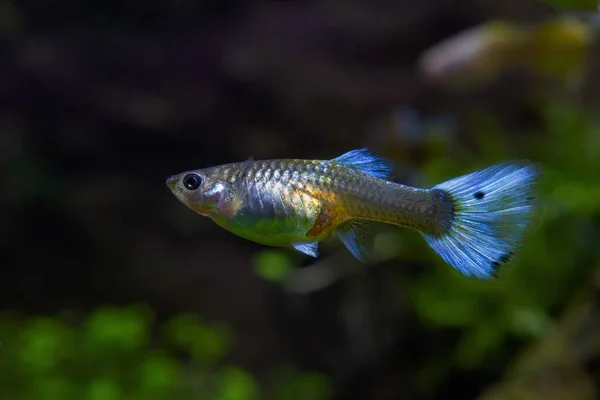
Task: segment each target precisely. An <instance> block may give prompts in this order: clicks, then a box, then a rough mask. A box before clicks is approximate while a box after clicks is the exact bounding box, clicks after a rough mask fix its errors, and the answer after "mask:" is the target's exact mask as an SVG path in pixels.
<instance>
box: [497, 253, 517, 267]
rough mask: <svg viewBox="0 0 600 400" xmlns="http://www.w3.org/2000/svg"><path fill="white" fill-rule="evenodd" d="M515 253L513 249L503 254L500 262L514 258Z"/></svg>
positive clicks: (504, 262)
mask: <svg viewBox="0 0 600 400" xmlns="http://www.w3.org/2000/svg"><path fill="white" fill-rule="evenodd" d="M513 255H514V254H513V253H512V251H509V252H508V253H506V254H503V255H502V257H500V262H501V263H502V264H506V263H507V262H509V261H510V259H511V258H512V256H513Z"/></svg>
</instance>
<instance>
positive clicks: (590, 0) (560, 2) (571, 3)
mask: <svg viewBox="0 0 600 400" xmlns="http://www.w3.org/2000/svg"><path fill="white" fill-rule="evenodd" d="M544 1H545V2H546V3H548V4H550V5H551V6H554V7H559V8H562V9H567V10H579V11H598V6H599V5H600V2H599V1H598V0H544Z"/></svg>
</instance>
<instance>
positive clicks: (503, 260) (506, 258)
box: [492, 251, 514, 278]
mask: <svg viewBox="0 0 600 400" xmlns="http://www.w3.org/2000/svg"><path fill="white" fill-rule="evenodd" d="M513 256H514V253H513V252H512V251H509V252H508V253H504V254H502V255H501V256H500V258H499V259H498V260H496V261H492V267H493V268H494V272H493V273H492V276H493V277H494V278H497V277H498V269H500V267H501V266H503V265H504V264H506V263H507V262H509V261H510V260H511V258H512V257H513Z"/></svg>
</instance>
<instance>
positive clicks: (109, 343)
mask: <svg viewBox="0 0 600 400" xmlns="http://www.w3.org/2000/svg"><path fill="white" fill-rule="evenodd" d="M154 327H155V324H154V321H153V316H152V312H151V310H150V309H149V308H148V307H145V306H132V307H100V308H98V309H96V310H95V311H93V312H92V313H91V314H90V315H89V316H88V317H87V318H85V319H84V320H83V321H81V322H80V323H75V322H74V320H73V318H68V317H36V316H33V317H23V316H17V315H10V314H5V315H2V316H0V370H2V374H1V375H0V387H1V388H2V390H1V391H0V399H10V400H20V399H23V400H25V399H27V400H30V399H36V400H45V399H48V400H50V399H52V400H55V399H61V400H69V399H77V400H112V399H115V400H117V399H125V398H130V399H148V400H155V399H156V400H159V399H173V398H180V399H203V400H204V399H207V400H210V399H213V400H262V399H280V398H282V397H278V396H279V395H280V394H282V393H283V394H285V395H286V396H288V395H289V396H288V397H286V398H289V399H294V398H298V399H306V398H311V399H323V398H326V396H327V395H328V393H329V390H330V387H329V381H328V379H327V378H326V377H325V376H323V375H321V374H317V373H306V372H301V371H297V370H290V369H289V368H288V367H282V368H280V369H279V368H276V372H282V371H284V372H286V373H285V374H283V375H282V374H280V375H273V377H274V378H273V377H272V379H270V380H267V381H262V380H260V379H257V378H256V377H254V376H253V375H251V374H250V373H249V372H247V371H245V370H244V369H242V368H239V367H236V366H233V365H226V364H225V363H224V357H225V356H226V355H227V354H229V352H230V351H231V349H232V348H233V345H234V343H235V338H234V335H233V333H232V332H231V330H230V328H229V327H228V326H227V325H224V324H210V323H207V322H204V321H202V320H200V319H199V318H198V317H197V316H195V315H191V314H184V315H178V316H175V317H173V318H171V319H170V320H168V321H167V322H166V323H164V325H162V327H161V329H159V331H160V333H159V334H156V333H154V334H153V331H154V330H155V329H154ZM299 382H300V383H299ZM299 385H301V387H302V391H303V395H304V396H305V397H294V394H295V393H298V386H299ZM273 396H276V397H273Z"/></svg>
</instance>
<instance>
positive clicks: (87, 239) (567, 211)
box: [0, 0, 600, 400]
mask: <svg viewBox="0 0 600 400" xmlns="http://www.w3.org/2000/svg"><path fill="white" fill-rule="evenodd" d="M558 13H559V10H556V9H553V8H551V7H550V6H548V5H546V4H544V3H542V2H538V1H533V0H526V1H509V0H507V1H502V2H495V1H485V0H462V1H447V2H444V1H437V0H436V1H434V0H421V1H418V2H415V1H408V0H402V1H400V0H397V1H374V0H371V1H359V0H351V1H346V2H334V1H279V2H268V1H226V0H222V1H184V0H182V1H174V2H167V1H148V0H146V1H141V0H129V1H122V2H117V1H86V2H77V1H70V0H63V1H60V2H58V1H48V0H46V1H39V0H38V1H31V0H28V1H20V2H9V1H6V0H2V1H0V190H1V192H0V226H1V227H2V229H1V231H0V232H1V233H2V237H1V240H0V257H1V258H0V259H1V260H2V263H1V265H2V279H0V311H3V312H4V313H0V335H1V336H0V337H1V338H2V343H1V347H0V366H1V367H2V369H3V371H7V372H6V373H5V372H2V375H5V376H3V377H2V378H0V398H1V399H32V400H33V399H45V398H48V399H50V398H61V399H70V398H77V399H99V400H103V399H107V400H108V399H138V398H139V399H146V398H147V399H154V398H156V399H158V398H161V399H162V398H168V399H223V400H237V399H240V400H244V399H254V398H256V399H267V398H274V399H290V400H291V399H319V398H331V399H340V400H341V399H361V400H367V399H369V400H371V399H372V400H387V399H412V398H415V399H416V398H419V399H420V398H440V399H441V398H461V399H472V398H487V399H492V398H494V399H517V398H518V399H539V398H546V399H551V398H556V399H563V398H564V399H567V398H568V399H593V398H597V397H595V396H597V395H598V392H599V391H600V386H599V382H600V375H599V374H600V370H599V368H598V360H599V358H598V349H599V348H600V339H599V336H598V335H599V332H600V329H599V328H600V326H598V325H599V324H598V321H599V320H600V319H599V318H596V317H597V314H596V311H597V309H596V303H595V302H596V298H595V297H594V296H597V291H598V290H600V289H599V287H600V286H598V285H596V286H595V284H594V282H595V281H594V279H595V278H594V277H595V276H596V275H597V271H599V269H598V268H599V267H600V264H599V262H600V252H599V251H598V245H597V243H598V239H599V237H600V236H599V234H600V218H599V215H600V179H598V176H599V175H598V174H600V161H599V160H600V157H599V156H600V139H599V137H600V136H598V135H599V134H600V131H599V126H600V125H598V122H597V121H596V119H595V114H596V111H594V110H597V106H598V98H599V97H598V95H597V93H599V92H598V89H599V85H598V79H595V74H594V71H595V70H596V69H595V68H596V60H595V53H596V50H595V48H592V49H590V58H589V61H588V70H587V73H586V75H585V77H584V83H583V84H582V85H580V87H579V88H578V89H577V90H576V91H573V90H569V89H564V88H562V87H561V86H560V85H556V84H553V83H548V82H546V81H542V82H540V81H538V80H536V79H535V77H531V76H530V75H526V76H521V75H518V74H517V75H507V76H503V77H500V78H498V79H497V80H494V81H493V82H491V83H489V84H486V85H481V86H478V87H476V88H472V89H469V90H463V91H454V90H451V89H447V88H443V87H440V86H439V85H438V86H436V85H432V84H430V82H427V80H426V79H424V77H423V75H422V74H421V73H420V72H419V70H418V64H417V61H418V59H419V56H420V55H421V54H422V53H423V51H425V50H426V49H427V48H429V47H430V46H433V45H435V44H436V43H438V42H439V41H440V40H443V39H445V38H447V37H449V36H451V35H453V34H455V33H458V32H460V31H462V30H464V29H467V28H470V27H472V26H475V25H477V24H481V23H484V22H486V21H489V20H494V19H503V20H507V21H511V22H522V23H531V22H537V21H543V20H544V19H546V18H553V17H554V16H556V15H558ZM556 57H557V58H560V57H561V55H560V54H557V55H556ZM363 146H368V147H370V148H371V149H372V150H373V152H374V153H376V154H381V155H384V156H387V157H389V158H390V159H392V160H393V161H394V162H395V163H396V165H397V169H396V172H395V177H396V180H397V181H399V182H403V183H408V184H413V185H417V186H419V185H421V186H428V185H429V186H430V185H433V184H435V183H437V182H439V181H442V180H446V179H448V178H450V177H452V176H456V175H458V174H461V173H465V172H467V171H471V170H473V169H476V168H480V167H483V166H486V165H489V164H492V163H494V162H497V161H502V160H506V159H514V158H528V159H533V160H535V161H539V162H541V163H542V164H543V165H544V168H545V175H544V182H543V188H544V191H543V193H544V194H543V197H542V200H543V201H542V202H543V203H544V211H543V213H542V214H543V217H542V218H541V219H540V223H539V224H538V226H537V227H536V229H535V230H534V231H533V232H532V234H531V237H530V238H529V239H528V244H527V245H526V248H524V249H523V252H522V254H520V255H519V257H518V258H517V260H516V261H515V263H513V264H512V265H511V267H510V269H509V271H507V272H506V274H505V275H503V276H502V278H501V279H500V280H498V281H490V282H487V281H486V282H480V281H473V280H468V279H466V278H463V277H461V276H459V275H458V274H457V273H456V272H454V271H452V270H451V269H450V268H449V267H448V266H446V265H444V264H443V263H442V262H441V261H440V260H438V259H437V257H436V256H435V254H433V252H432V251H430V250H429V249H428V247H427V245H426V244H425V243H424V242H422V241H421V239H420V237H419V235H417V234H415V233H414V232H409V231H406V232H405V231H400V232H398V230H393V229H392V230H389V231H386V232H384V233H382V234H381V236H379V239H378V240H379V241H378V242H377V243H379V245H378V246H379V247H378V248H380V249H381V254H383V255H382V256H381V257H380V259H381V261H380V262H378V263H376V264H375V265H369V266H364V265H357V264H356V263H355V262H354V261H353V260H352V259H351V258H349V256H348V255H347V254H346V253H347V252H346V251H345V250H344V249H343V248H341V247H340V246H339V245H338V244H337V243H330V244H327V245H324V247H323V256H322V257H321V258H320V259H319V260H318V261H316V262H315V261H310V260H305V259H303V258H302V257H300V256H298V255H297V254H293V253H291V252H287V251H283V252H281V251H279V250H276V249H266V248H264V247H262V246H259V245H256V244H253V243H251V242H248V241H244V240H242V239H239V238H237V237H235V236H233V235H231V234H229V233H227V232H225V231H223V230H221V229H220V228H218V227H217V226H216V225H214V224H213V223H212V222H211V221H209V220H208V219H206V218H202V217H200V216H197V215H194V214H193V213H192V212H190V211H189V210H187V209H186V208H185V207H184V206H182V205H181V204H180V203H179V202H178V201H177V200H176V199H175V198H174V197H173V196H172V195H171V194H170V193H169V192H168V190H167V188H166V186H165V183H164V182H165V179H166V178H167V177H168V176H169V175H171V174H175V173H179V172H181V171H184V170H188V169H193V168H203V167H207V166H211V165H215V164H221V163H226V162H231V161H239V160H243V159H246V158H248V157H253V158H255V159H263V158H282V157H291V158H316V159H327V158H333V157H336V156H338V155H340V154H342V153H344V152H346V151H348V150H350V149H354V148H359V147H363ZM290 267H291V268H292V269H291V270H290ZM331 274H333V275H334V276H335V278H332V279H331V281H330V282H329V281H328V282H329V283H323V284H322V285H321V286H319V282H321V281H323V280H327V279H326V277H327V276H330V275H331ZM282 276H284V277H285V278H282ZM132 305H140V306H139V307H142V309H138V308H131V309H130V308H129V307H135V306H132ZM141 305H144V306H141ZM109 306H110V307H112V308H106V307H109ZM123 310H125V311H123ZM127 310H130V311H127ZM131 310H133V311H131ZM143 310H145V311H143ZM99 313H100V314H99ZM102 313H104V314H102ZM144 313H150V314H151V315H152V316H153V317H152V318H151V321H150V322H148V323H147V324H146V323H141V322H139V318H140V317H139V315H142V314H144ZM182 313H191V314H188V315H197V316H199V317H198V318H200V320H201V322H198V325H197V326H196V325H194V326H195V327H196V328H194V329H196V331H194V330H193V329H192V328H190V329H192V330H191V331H190V332H196V334H194V333H192V334H190V335H191V336H193V337H196V340H199V344H197V346H196V347H194V348H192V350H190V347H189V346H188V347H185V346H183V347H185V349H184V350H181V349H179V350H176V349H175V348H176V347H177V346H176V345H174V344H172V343H171V342H169V341H168V340H166V339H165V340H162V339H160V338H161V337H162V336H161V334H160V332H161V329H162V328H161V327H162V326H164V325H165V324H168V321H170V320H171V319H172V318H173V317H174V316H176V315H180V314H182ZM99 315H100V316H99ZM144 315H146V314H144ZM90 320H92V321H95V322H94V323H93V324H92V323H91V322H89V321H90ZM86 321H87V322H86ZM98 321H100V322H98ZM119 321H120V322H119ZM131 321H133V322H131ZM136 321H137V322H136ZM214 323H221V324H223V326H221V328H219V329H225V330H226V332H229V333H228V334H226V333H218V332H221V331H220V330H219V331H217V333H214V334H212V336H211V333H210V332H212V331H209V328H208V327H209V326H212V324H214ZM90 324H91V325H90ZM94 324H96V325H94ZM112 324H114V325H115V326H117V325H118V326H119V327H117V328H114V329H113V327H112ZM119 324H120V325H119ZM136 324H138V325H136ZM90 326H92V327H94V328H93V329H92V328H90ZM132 326H133V328H132ZM86 327H87V328H86ZM127 327H129V328H127ZM136 327H137V328H136ZM225 327H228V328H225ZM86 329H87V330H86ZM119 329H121V330H119ZM136 329H137V330H136ZM181 329H182V330H185V329H184V328H181ZM202 329H204V330H202ZM215 329H216V328H215ZM140 330H141V331H140ZM175 330H177V329H175ZM99 332H100V333H99ZM102 332H103V333H102ZM106 332H109V333H106ZM110 332H116V333H114V335H113V334H112V333H110ZM140 332H141V333H140ZM186 332H187V331H186ZM202 332H203V333H202ZM207 332H208V333H207ZM90 335H91V336H90ZM94 335H97V336H98V337H101V339H97V338H96V336H94ZM102 335H104V336H102ZM111 335H112V336H111ZM128 335H129V336H128ZM136 335H137V336H136ZM182 335H183V334H182ZM202 335H204V336H202ZM130 336H131V337H144V338H146V339H144V340H142V341H141V342H139V343H138V342H137V341H135V340H134V339H132V342H131V343H134V344H131V345H127V346H129V347H127V346H126V345H122V343H121V342H120V341H124V342H126V343H130V342H127V340H128V339H123V338H127V337H130ZM175 336H177V335H175ZM180 336H181V335H180ZM184 336H185V335H184ZM107 337H108V338H109V339H107ZM178 337H179V336H178ZM186 337H187V336H186ZM220 337H231V338H233V337H235V340H234V339H232V342H231V344H230V345H225V344H222V343H221V342H223V341H225V339H222V338H221V339H219V338H220ZM94 338H96V339H94ZM102 338H104V339H102ZM140 340H141V339H140ZM181 340H183V339H181ZM186 340H187V339H186ZM189 340H192V339H189ZM189 340H188V342H189ZM183 341H184V342H185V340H183ZM88 342H89V343H95V344H94V345H93V346H92V345H89V344H88ZM105 342H106V343H105ZM113 342H115V343H117V344H115V343H113ZM175 342H177V340H175ZM188 342H186V343H188ZM98 343H100V344H98ZM107 343H108V344H107ZM119 343H121V344H119ZM136 343H137V344H136ZM219 343H221V344H219ZM227 343H229V342H227ZM188 344H189V343H188ZM90 346H91V347H90ZM94 346H96V347H94ZM119 346H121V347H119ZM123 346H125V347H123ZM190 346H191V345H190ZM192 347H193V346H192ZM90 348H93V349H95V350H90ZM124 348H126V349H125V350H124ZM225 348H226V349H225ZM194 349H195V350H194ZM215 349H217V350H215ZM3 352H4V354H2V353H3ZM156 352H160V354H161V356H160V357H162V358H160V360H162V361H160V362H156V360H155V359H154V358H152V357H154V356H155V354H157V353H156ZM112 354H115V355H114V357H113V356H112ZM49 360H50V361H49ZM148 360H151V361H148ZM152 360H154V361H152ZM152 362H155V364H156V365H158V367H156V368H155V369H152V371H158V372H152V373H149V375H148V376H150V377H151V378H148V381H149V382H150V383H148V382H146V381H143V379H141V378H140V377H139V376H138V375H136V373H134V372H131V371H137V368H142V369H143V368H146V367H143V365H153V366H154V365H155V364H152ZM165 365H169V367H165ZM285 365H287V367H284V366H285ZM290 366H293V368H294V370H293V371H294V372H289V373H286V374H287V375H286V374H283V375H285V376H283V377H282V374H278V371H279V372H281V371H284V369H285V368H287V369H285V371H287V370H288V369H289V368H291V367H290ZM148 368H149V367H148ZM169 368H170V369H169ZM232 368H234V369H232ZM115 371H125V372H119V373H116V372H115ZM144 371H145V370H144ZM165 371H167V372H165ZM168 371H171V372H168ZM172 371H178V372H177V373H175V372H172ZM290 371H291V370H290ZM129 372H131V374H130V375H131V376H130V375H128V374H129ZM152 374H155V375H152ZM236 374H237V375H236ZM165 376H166V377H167V378H165ZM161 379H163V380H161ZM163 381H165V382H167V383H166V384H165V387H167V389H164V388H163V389H160V390H159V389H156V388H154V386H152V385H158V383H156V382H163ZM143 382H146V383H143ZM144 385H147V387H149V388H151V390H150V389H148V390H146V389H144V388H145V387H146V386H144ZM192 386H194V387H196V389H194V390H191V389H190V387H192ZM234 387H235V388H237V389H231V388H234ZM152 388H154V389H152ZM169 388H170V389H169ZM173 388H175V389H173ZM171 389H172V390H174V391H169V390H171ZM144 390H146V391H144ZM161 390H164V392H161ZM259 391H260V393H259ZM509 393H513V394H512V395H511V394H509ZM514 393H517V394H518V396H520V397H512V396H517V394H514ZM94 396H95V397H94ZM161 396H163V397H161ZM253 396H254V397H253ZM294 396H296V397H294ZM485 396H488V397H485ZM494 396H495V397H494ZM552 396H555V397H552ZM561 396H562V397H561Z"/></svg>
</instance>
